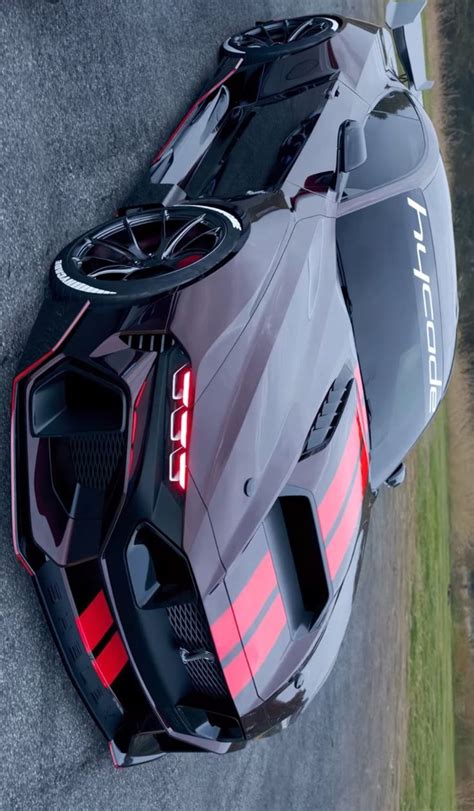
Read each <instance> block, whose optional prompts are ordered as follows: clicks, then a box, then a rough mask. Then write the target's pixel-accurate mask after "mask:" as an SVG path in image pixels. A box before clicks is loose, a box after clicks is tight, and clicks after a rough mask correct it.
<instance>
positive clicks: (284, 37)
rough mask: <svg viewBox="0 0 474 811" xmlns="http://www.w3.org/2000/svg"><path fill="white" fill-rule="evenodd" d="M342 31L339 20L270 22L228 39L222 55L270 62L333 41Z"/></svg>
mask: <svg viewBox="0 0 474 811" xmlns="http://www.w3.org/2000/svg"><path fill="white" fill-rule="evenodd" d="M340 27H341V21H340V20H338V19H337V18H336V17H329V16H323V15H317V14H313V15H308V16H306V17H292V18H287V19H284V20H269V21H268V22H262V23H256V24H255V27H254V28H251V29H249V30H248V31H243V32H241V33H240V34H234V35H233V36H232V37H229V39H227V40H226V41H225V42H224V43H223V44H222V46H221V53H222V52H223V53H224V54H225V55H229V54H232V55H234V56H237V55H239V56H245V57H246V58H253V59H268V58H269V57H275V56H280V55H282V54H287V53H294V52H295V51H300V50H302V49H304V48H310V47H312V46H313V45H318V44H320V43H321V42H324V41H325V40H327V39H329V38H330V37H333V36H334V34H335V33H336V32H337V31H338V30H339V28H340Z"/></svg>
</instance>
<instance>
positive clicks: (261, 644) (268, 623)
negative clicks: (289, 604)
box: [245, 593, 286, 676]
mask: <svg viewBox="0 0 474 811" xmlns="http://www.w3.org/2000/svg"><path fill="white" fill-rule="evenodd" d="M285 625H286V613H285V608H284V606H283V601H282V599H281V594H280V593H278V594H277V595H276V597H275V599H274V600H273V602H272V604H271V606H270V608H269V609H268V611H267V613H266V614H265V616H264V617H263V619H262V621H261V623H260V625H259V626H258V628H257V629H256V630H255V633H254V634H253V635H252V636H251V638H250V640H249V641H248V642H247V643H246V645H245V653H246V655H247V659H248V663H249V665H250V670H251V671H252V673H253V675H254V676H255V675H256V674H257V673H258V671H259V670H260V668H261V667H262V665H263V663H264V662H265V660H266V658H267V656H268V655H269V653H270V652H271V651H272V649H273V648H274V647H275V644H276V642H277V639H278V637H279V636H280V634H281V632H282V630H283V628H284V627H285Z"/></svg>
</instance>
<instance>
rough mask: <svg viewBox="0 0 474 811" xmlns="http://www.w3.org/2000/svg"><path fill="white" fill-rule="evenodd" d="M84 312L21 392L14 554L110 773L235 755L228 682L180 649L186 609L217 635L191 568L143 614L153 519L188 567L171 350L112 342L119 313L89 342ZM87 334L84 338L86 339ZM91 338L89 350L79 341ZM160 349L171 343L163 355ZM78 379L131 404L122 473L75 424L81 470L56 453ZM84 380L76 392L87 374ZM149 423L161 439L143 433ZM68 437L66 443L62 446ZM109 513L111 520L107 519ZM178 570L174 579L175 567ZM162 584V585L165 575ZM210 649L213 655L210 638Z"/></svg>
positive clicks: (15, 404) (120, 423)
mask: <svg viewBox="0 0 474 811" xmlns="http://www.w3.org/2000/svg"><path fill="white" fill-rule="evenodd" d="M48 306H49V308H50V317H51V318H52V317H53V316H54V307H55V305H54V303H53V302H50V303H49V305H48ZM73 309H74V308H73ZM75 310H76V312H75V313H74V314H73V313H72V310H71V307H69V308H68V309H67V313H66V315H65V321H66V320H67V322H68V326H67V329H66V331H65V332H64V333H63V335H62V337H61V336H59V338H57V339H56V340H55V342H54V343H52V345H53V349H52V350H51V349H48V350H47V351H46V352H45V353H44V354H43V355H42V356H41V357H40V359H39V360H34V361H33V362H32V363H30V364H29V365H27V366H26V371H24V372H21V373H20V374H19V375H18V377H17V378H16V380H15V384H14V389H13V399H12V507H13V536H14V546H15V551H16V554H17V556H18V557H19V559H20V561H21V562H22V563H23V565H24V567H25V568H26V569H27V571H28V572H29V574H30V575H32V579H33V581H34V585H35V587H36V589H37V592H38V595H39V598H40V601H41V604H42V607H43V610H44V612H45V614H46V617H47V619H48V622H49V625H50V627H51V630H52V633H53V636H54V639H55V641H56V644H57V646H58V648H59V651H60V653H61V656H62V658H63V661H64V663H65V666H66V668H67V670H68V672H69V675H70V677H71V679H72V681H73V683H74V685H75V686H76V688H77V690H78V692H79V694H80V695H81V697H82V699H83V701H84V703H85V704H86V706H87V708H88V710H89V712H90V713H91V715H92V716H93V718H94V720H95V721H96V723H97V725H98V726H99V728H100V729H101V731H102V733H103V734H104V736H105V737H106V739H107V740H108V741H109V745H110V751H111V755H112V758H113V761H114V763H115V765H117V766H127V765H134V764H137V763H142V762H146V761H148V760H151V759H155V758H157V757H160V756H161V755H162V754H164V753H166V752H170V751H202V750H204V751H212V752H222V753H223V752H227V751H229V750H231V749H235V748H240V747H241V746H243V745H244V742H245V741H244V734H243V732H242V729H241V726H240V722H239V720H238V718H236V716H237V713H236V710H235V707H234V705H233V703H232V701H231V700H230V698H229V696H228V695H227V694H225V695H224V692H225V683H224V690H222V686H223V685H222V682H221V683H220V684H217V687H216V684H214V693H215V694H214V695H213V694H212V690H211V689H210V687H209V684H208V683H207V682H206V679H205V678H204V681H202V680H201V686H202V687H203V691H202V694H201V693H199V690H198V688H199V686H200V684H199V679H198V676H199V674H198V675H197V676H196V672H195V671H196V667H194V671H193V668H192V667H190V666H186V665H185V663H184V662H183V660H182V657H181V654H180V646H181V645H183V646H185V647H187V646H188V647H192V645H191V644H189V643H188V641H187V639H186V629H184V630H183V627H182V625H183V623H182V622H181V620H180V616H181V615H183V616H186V617H188V615H189V611H190V610H191V609H190V608H189V606H191V607H192V611H194V614H193V616H198V617H199V618H200V620H199V621H200V622H201V626H200V628H201V634H202V633H204V634H206V633H207V634H209V631H208V626H207V622H206V619H205V614H204V611H203V608H202V604H201V602H200V595H199V591H198V589H197V587H196V584H195V582H194V579H193V575H192V574H191V572H190V571H189V575H187V574H186V576H184V575H183V578H184V579H185V580H186V583H185V584H183V583H181V582H179V583H178V584H177V585H178V587H179V588H178V590H177V593H176V594H172V595H171V597H170V595H169V594H168V592H167V593H166V594H165V597H166V595H167V596H168V597H169V599H165V600H164V601H163V600H162V601H161V602H160V601H159V600H158V601H156V599H155V597H153V599H151V600H150V601H149V602H148V603H146V600H145V604H143V605H141V604H140V599H141V596H140V595H138V594H137V588H138V587H137V588H134V584H133V578H132V574H131V567H132V564H131V562H130V561H129V559H128V551H129V550H130V547H131V545H132V544H135V543H136V536H137V532H138V529H139V528H140V527H143V526H145V523H144V522H148V523H146V526H147V527H149V528H150V529H149V531H150V532H153V533H155V534H156V538H157V543H156V548H160V547H159V543H162V544H163V543H164V544H166V545H167V547H169V548H170V549H171V550H172V552H171V557H173V555H174V558H175V559H176V560H178V561H181V563H180V564H179V565H178V569H179V566H181V570H183V567H184V569H186V570H187V569H188V568H189V567H188V566H187V561H186V557H185V555H184V554H183V552H182V550H181V549H180V548H179V544H180V540H181V538H182V531H183V526H182V521H183V518H182V512H183V509H182V507H183V505H182V503H181V504H180V501H179V499H177V498H173V496H172V494H170V491H169V489H168V488H167V487H166V486H165V485H164V480H165V470H167V467H166V463H165V456H166V454H165V451H166V447H165V445H166V440H165V439H164V431H163V430H162V423H163V422H164V421H165V420H166V402H165V400H166V397H165V396H164V394H163V392H165V391H166V379H167V376H169V363H170V361H169V359H168V356H167V354H166V352H165V353H164V354H163V355H162V357H161V356H160V358H158V356H157V355H156V354H155V353H153V352H150V351H148V352H142V351H137V349H136V347H134V346H131V345H130V344H129V345H128V346H127V345H126V344H125V343H123V342H121V341H120V339H119V338H118V337H117V332H118V331H119V326H121V325H122V324H123V323H124V314H123V313H120V312H118V313H116V314H115V316H112V315H109V316H108V318H109V320H111V321H113V320H114V319H115V323H110V324H106V325H105V329H106V330H107V333H106V335H105V336H104V325H103V324H102V330H101V334H95V335H92V336H91V334H90V333H91V330H92V331H94V329H97V328H96V324H97V322H98V319H97V318H91V319H90V322H89V324H86V323H85V321H86V318H85V316H86V314H88V313H87V310H88V308H87V307H83V308H82V309H81V310H79V309H78V307H77V306H76V307H75ZM72 315H73V317H72V319H71V316H72ZM42 318H43V321H42V322H41V320H40V322H39V326H38V333H37V334H36V335H35V331H34V332H33V336H32V343H35V338H36V343H37V344H38V345H40V344H41V340H42V338H43V339H44V329H43V326H42V324H44V314H43V316H42ZM164 322H165V318H163V317H162V318H161V319H160V318H159V317H157V318H156V321H155V324H154V327H155V329H156V327H157V326H158V325H161V328H162V329H163V323H164ZM158 328H159V326H158ZM79 330H80V331H81V333H82V335H78V334H77V333H78V332H79ZM162 334H163V335H164V332H163V333H162ZM84 336H86V340H82V339H83V338H84ZM111 336H112V337H111ZM118 342H119V343H118ZM132 343H133V342H132ZM165 344H166V342H165V341H163V343H162V344H161V345H162V347H165ZM173 351H174V352H176V351H179V348H178V350H177V349H176V348H174V349H172V350H170V352H173ZM101 366H107V367H108V368H107V369H105V370H104V369H103V368H101ZM71 370H72V372H71ZM78 370H80V375H83V374H85V373H86V372H87V375H89V373H91V374H92V376H96V377H97V376H98V377H100V375H102V374H103V373H104V374H107V375H109V376H110V380H109V379H107V381H106V385H107V386H109V384H110V385H111V386H112V387H115V389H116V391H117V392H119V395H120V396H119V395H117V398H116V402H117V403H118V402H119V401H120V402H122V400H123V403H124V408H123V418H122V416H120V414H119V415H118V416H117V418H116V420H115V422H116V424H115V425H114V426H113V428H114V431H115V433H116V434H120V437H119V439H117V438H115V439H114V442H113V443H112V446H113V453H114V454H115V456H114V457H113V464H112V463H111V462H110V453H111V452H110V448H109V445H110V443H109V442H108V441H107V443H105V445H104V443H103V442H102V443H101V441H99V444H98V445H97V437H96V436H95V434H94V437H93V439H92V440H91V441H92V444H93V451H94V452H93V454H92V456H91V451H90V447H89V446H88V445H87V431H86V430H85V429H86V428H87V426H86V425H81V426H80V428H81V429H83V430H84V436H85V437H86V439H85V440H84V439H83V438H81V440H80V447H79V451H77V448H75V450H74V453H75V454H76V456H75V457H74V465H72V466H71V465H70V457H68V463H67V465H66V467H65V462H64V459H65V458H66V457H65V455H64V450H63V449H62V447H59V450H57V444H58V437H57V435H56V434H57V431H56V428H55V425H57V424H61V425H63V426H64V424H66V429H65V430H66V433H67V430H69V428H68V426H70V424H71V419H72V418H71V419H70V417H68V416H67V415H66V417H67V419H66V423H64V419H65V418H64V415H63V416H60V417H59V418H58V419H59V423H58V419H57V418H56V416H55V414H56V408H55V407H53V408H52V407H51V401H53V405H54V403H55V402H56V401H55V400H54V398H58V397H59V399H60V400H61V402H63V401H64V402H66V404H67V401H68V398H69V394H68V391H67V389H68V387H70V388H71V386H72V388H71V391H73V392H74V391H75V390H76V389H77V380H75V378H74V376H75V375H76V376H77V374H78ZM84 370H86V371H84ZM112 372H113V374H112ZM68 375H69V377H68V379H67V382H66V383H64V380H65V379H66V377H67V376H68ZM71 375H72V383H71ZM84 379H85V378H84ZM58 380H59V384H58ZM144 380H146V381H147V390H146V395H145V396H144V397H142V398H140V402H141V403H142V407H143V409H144V411H143V414H142V415H141V416H140V419H139V427H138V429H137V430H135V429H134V428H133V425H134V423H135V420H134V414H135V411H136V408H135V410H134V404H136V402H137V395H138V393H139V392H140V391H141V390H142V387H143V383H144ZM79 382H80V385H79V389H81V386H82V378H81V379H80V381H79ZM87 385H88V384H87ZM94 385H95V383H94ZM101 385H102V384H101ZM58 391H59V392H60V393H59V395H58ZM64 392H66V393H65V394H64ZM79 394H81V392H80V391H79ZM35 397H36V401H35V402H36V405H35V406H34V407H33V406H32V402H33V399H34V398H35ZM114 397H115V395H114ZM112 405H113V403H112ZM112 410H113V408H112ZM118 410H119V409H118ZM66 411H67V408H66ZM117 413H118V412H117ZM51 415H52V416H51ZM74 419H75V417H74V418H73V419H72V422H74ZM80 419H82V414H81V417H80ZM55 421H56V422H55ZM61 421H62V422H61ZM150 422H151V423H152V428H153V430H152V431H148V428H149V426H150ZM51 426H53V427H51ZM89 427H90V426H89ZM106 427H107V428H110V427H111V426H106ZM95 433H97V432H95ZM119 440H120V441H119ZM60 441H61V442H64V437H62V438H61V440H60ZM74 441H76V440H74ZM84 442H85V445H84ZM84 448H85V450H84ZM97 448H98V450H97ZM117 449H118V450H117ZM69 453H70V454H71V449H70V448H69ZM104 456H107V459H108V467H107V470H108V475H107V476H105V477H104V476H103V475H102V469H101V465H102V462H103V457H104ZM91 459H92V461H91ZM97 465H98V466H99V470H97ZM55 466H56V467H58V466H59V467H58V471H59V472H58V471H56V472H55ZM71 471H72V472H73V473H74V476H72V473H71ZM78 471H79V472H78ZM152 471H153V473H152ZM66 474H67V475H66ZM76 479H77V480H76ZM66 480H67V481H66ZM69 480H71V481H69ZM71 482H72V483H71ZM99 491H100V494H99V495H100V498H99V495H98V493H99ZM103 505H105V506H106V507H107V510H106V511H105V512H103V513H102V512H101V507H102V506H103ZM104 516H105V517H104ZM118 516H120V520H117V519H118ZM157 524H158V526H157ZM211 544H214V541H213V540H211ZM165 557H166V555H165ZM183 561H184V563H182V562H183ZM157 565H158V564H157ZM171 570H172V572H171V573H172V574H173V575H174V573H175V570H176V566H174V564H172V565H171ZM166 576H168V575H166ZM170 576H171V575H170ZM160 577H163V580H165V579H166V577H165V576H164V575H163V574H162V572H160ZM179 589H181V591H180V590H179ZM138 590H139V588H138ZM168 591H169V589H168ZM173 606H175V609H174V615H173V611H172V610H171V609H172V608H173ZM94 607H95V608H94ZM96 609H97V610H96ZM180 611H181V614H180ZM186 612H188V613H186ZM84 618H86V619H84ZM173 618H174V625H173ZM180 623H181V624H180ZM84 628H85V629H86V630H85V631H84ZM203 629H204V630H203ZM206 629H207V631H206ZM180 634H181V636H180ZM205 646H206V647H207V648H209V647H211V646H212V641H210V639H209V638H208V637H206V639H205ZM213 668H214V670H213V671H212V667H210V669H209V668H208V670H207V671H206V672H205V673H204V676H205V677H206V676H209V673H211V675H213V678H214V679H215V677H216V673H217V681H219V678H218V677H219V669H220V665H219V663H218V660H217V657H216V664H215V666H213ZM211 671H212V672H211ZM193 674H194V676H195V679H194V681H193ZM202 675H203V674H202V673H201V676H202ZM196 680H197V681H196ZM211 686H212V685H211ZM207 687H209V690H208V692H209V695H208V694H206V689H207ZM219 690H220V691H221V694H220V695H219ZM222 719H224V720H222Z"/></svg>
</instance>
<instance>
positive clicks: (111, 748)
mask: <svg viewBox="0 0 474 811" xmlns="http://www.w3.org/2000/svg"><path fill="white" fill-rule="evenodd" d="M109 752H110V757H111V758H112V763H113V764H114V769H120V768H121V766H120V763H119V762H118V760H117V758H116V757H115V751H114V747H113V741H109Z"/></svg>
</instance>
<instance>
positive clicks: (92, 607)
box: [76, 591, 113, 653]
mask: <svg viewBox="0 0 474 811" xmlns="http://www.w3.org/2000/svg"><path fill="white" fill-rule="evenodd" d="M112 623H113V620H112V614H111V613H110V608H109V606H108V603H107V600H106V599H105V594H104V592H103V591H99V593H98V594H96V596H95V597H94V599H93V600H92V602H91V603H89V605H88V606H87V608H86V609H84V611H83V612H82V614H80V615H79V616H78V617H76V625H77V630H78V631H79V635H80V637H81V639H82V644H83V645H84V647H85V649H86V651H87V653H92V651H93V650H94V648H95V647H96V645H98V644H99V642H100V640H101V639H103V638H104V636H105V634H106V633H107V631H108V630H109V628H110V627H111V626H112Z"/></svg>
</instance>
